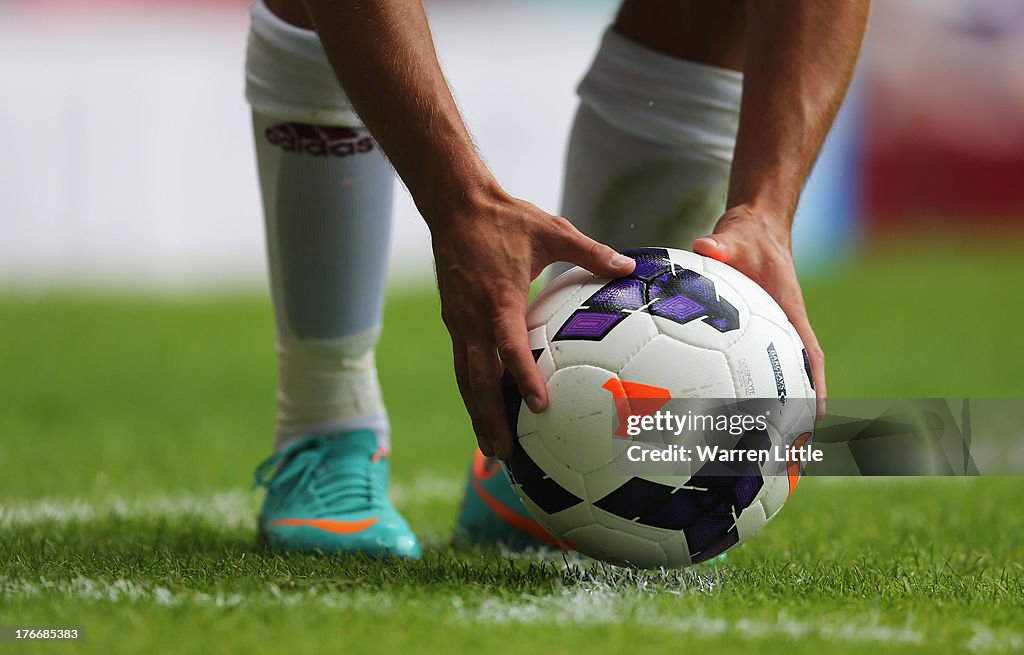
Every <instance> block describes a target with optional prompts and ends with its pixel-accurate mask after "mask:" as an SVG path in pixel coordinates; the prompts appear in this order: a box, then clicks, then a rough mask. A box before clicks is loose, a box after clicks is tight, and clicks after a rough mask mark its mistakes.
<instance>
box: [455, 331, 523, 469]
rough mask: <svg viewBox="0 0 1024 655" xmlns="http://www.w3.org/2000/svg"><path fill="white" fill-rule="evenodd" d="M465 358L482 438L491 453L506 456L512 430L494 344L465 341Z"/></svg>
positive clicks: (508, 450) (509, 449)
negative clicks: (503, 396) (489, 447)
mask: <svg viewBox="0 0 1024 655" xmlns="http://www.w3.org/2000/svg"><path fill="white" fill-rule="evenodd" d="M466 359H467V365H468V368H469V387H470V393H471V394H472V396H473V401H474V402H475V403H476V408H477V411H478V413H479V415H480V423H481V427H482V429H483V433H484V435H483V439H484V440H485V441H487V442H489V443H490V446H491V450H493V452H494V456H495V457H497V458H499V459H508V458H509V457H510V456H511V455H512V431H511V430H510V429H509V426H508V418H507V415H506V413H505V402H504V399H503V398H502V394H501V364H500V362H498V355H497V352H496V351H495V349H494V344H493V343H490V342H487V341H478V342H476V343H470V344H468V346H467V347H466Z"/></svg>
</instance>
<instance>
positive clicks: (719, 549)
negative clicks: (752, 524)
mask: <svg viewBox="0 0 1024 655" xmlns="http://www.w3.org/2000/svg"><path fill="white" fill-rule="evenodd" d="M739 541H740V533H739V532H738V531H737V530H736V529H735V528H733V529H732V530H729V531H728V532H726V533H725V536H723V537H722V538H721V539H719V540H718V541H717V542H716V543H713V544H711V545H710V546H708V547H707V548H705V549H704V550H702V551H700V552H699V553H697V554H696V555H694V556H693V563H694V564H699V563H700V562H706V561H708V560H709V559H711V558H712V557H717V556H718V555H721V554H722V553H724V552H725V551H727V550H729V549H730V548H732V547H733V546H735V545H736V544H737V543H739Z"/></svg>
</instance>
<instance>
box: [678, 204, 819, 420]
mask: <svg viewBox="0 0 1024 655" xmlns="http://www.w3.org/2000/svg"><path fill="white" fill-rule="evenodd" d="M773 218H774V217H767V216H764V215H763V214H760V213H758V212H756V211H755V210H753V209H752V208H750V207H748V206H746V205H739V206H737V207H733V208H731V209H729V210H728V211H726V212H725V214H723V215H722V217H721V218H720V219H718V223H717V224H715V229H714V232H713V233H712V234H710V235H708V236H705V237H700V238H699V239H696V240H695V241H694V242H693V251H694V252H695V253H697V254H698V255H704V256H705V257H711V258H712V259H717V260H718V261H720V262H725V263H726V264H729V265H730V266H732V267H733V268H735V269H737V270H738V271H740V272H741V273H743V274H744V275H746V276H747V277H749V278H750V279H752V280H753V281H754V282H757V283H758V284H760V285H761V287H763V288H764V290H765V291H767V292H768V293H769V294H770V295H771V297H772V298H774V299H775V302H777V303H779V306H780V307H782V310H783V311H784V312H786V316H787V317H788V318H789V322H790V323H792V324H793V327H795V328H796V331H797V333H798V334H799V335H800V339H801V340H802V341H803V342H804V348H806V349H807V358H808V360H810V362H811V374H812V375H813V376H814V390H815V393H816V395H817V417H818V418H819V419H820V418H821V417H822V416H823V415H824V414H825V398H826V397H827V392H826V388H825V354H824V353H823V352H822V350H821V346H820V345H818V338H817V337H816V336H814V330H812V329H811V322H810V321H809V320H808V319H807V308H806V307H805V306H804V297H803V292H801V290H800V282H799V281H798V280H797V277H796V268H795V267H794V266H793V252H792V249H791V247H790V236H789V227H788V225H786V224H785V223H784V222H783V221H780V220H773Z"/></svg>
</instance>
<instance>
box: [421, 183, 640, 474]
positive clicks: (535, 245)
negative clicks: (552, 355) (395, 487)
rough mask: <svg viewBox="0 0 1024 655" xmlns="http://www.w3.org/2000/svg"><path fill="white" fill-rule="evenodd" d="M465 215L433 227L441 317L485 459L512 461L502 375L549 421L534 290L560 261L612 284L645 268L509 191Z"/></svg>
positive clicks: (465, 205) (471, 202) (465, 207)
mask: <svg viewBox="0 0 1024 655" xmlns="http://www.w3.org/2000/svg"><path fill="white" fill-rule="evenodd" d="M458 205H459V206H458V207H456V208H453V209H449V210H448V211H446V212H445V216H443V217H441V218H442V220H440V221H438V220H435V221H433V222H432V224H433V229H432V231H431V236H432V242H433V249H434V261H435V265H436V268H437V286H438V290H439V292H440V295H441V316H442V318H443V319H444V324H445V326H446V327H447V328H448V332H449V333H450V334H451V338H452V350H453V355H454V359H455V378H456V380H457V381H458V384H459V392H460V393H461V394H462V400H463V402H464V403H465V405H466V410H467V411H468V412H469V416H470V419H471V421H472V423H473V431H474V432H475V433H476V438H477V443H478V444H479V446H480V450H481V451H482V452H483V453H484V454H485V455H487V456H496V457H499V458H501V459H507V458H508V457H510V456H511V455H512V452H513V441H512V440H513V438H514V435H513V434H512V430H511V428H510V426H509V424H508V420H507V418H506V412H505V404H504V401H503V399H502V390H501V375H502V366H504V367H505V368H507V369H508V370H509V371H510V372H511V373H512V376H513V377H514V378H515V380H516V384H517V386H518V388H519V393H520V394H521V395H522V397H523V398H524V400H525V401H526V404H527V406H528V407H529V408H530V411H532V412H535V413H536V412H541V411H543V410H544V409H545V408H546V407H547V402H548V398H547V386H546V384H545V380H544V377H543V376H542V375H541V374H540V371H539V370H538V369H537V364H536V363H535V362H534V359H533V355H532V354H531V351H530V344H529V341H528V339H527V334H526V332H527V330H526V307H527V302H528V294H529V291H530V283H531V282H532V281H533V280H534V279H535V278H536V277H537V276H538V275H540V273H541V271H543V270H544V268H545V267H546V266H547V265H548V264H551V263H552V262H556V261H565V262H569V263H572V264H576V265H578V266H581V267H583V268H585V269H587V270H589V271H590V272H591V273H594V274H595V275H598V276H600V277H609V278H614V277H622V276H624V275H629V274H630V273H632V272H633V268H634V267H635V265H636V264H635V262H634V261H633V260H632V259H630V258H629V257H626V256H624V255H620V254H619V253H617V252H616V251H615V250H613V249H612V248H609V247H608V246H606V245H604V244H601V243H598V242H597V241H594V240H593V239H591V238H589V237H587V236H585V235H584V234H583V233H581V232H580V231H579V230H577V229H576V228H575V227H573V226H572V224H571V223H569V221H567V220H566V219H564V218H560V217H558V216H552V215H551V214H548V213H547V212H544V211H542V210H540V209H539V208H537V207H535V206H534V205H532V204H530V203H528V202H525V201H522V200H518V199H515V198H512V197H510V196H509V195H508V194H506V193H505V192H504V191H502V190H501V189H500V188H490V189H487V190H484V191H480V192H477V193H474V194H470V196H467V197H464V198H462V199H461V200H460V202H459V203H458ZM435 218H437V217H435Z"/></svg>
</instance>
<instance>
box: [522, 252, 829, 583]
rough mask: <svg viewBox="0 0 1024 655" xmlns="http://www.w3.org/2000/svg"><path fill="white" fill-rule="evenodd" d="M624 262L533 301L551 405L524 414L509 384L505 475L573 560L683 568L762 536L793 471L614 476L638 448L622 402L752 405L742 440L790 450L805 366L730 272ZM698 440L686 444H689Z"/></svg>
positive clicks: (754, 290) (806, 431)
mask: <svg viewBox="0 0 1024 655" xmlns="http://www.w3.org/2000/svg"><path fill="white" fill-rule="evenodd" d="M626 254H628V255H630V256H632V257H633V258H634V259H635V260H636V270H635V271H634V273H633V274H632V275H630V276H628V277H625V278H621V279H616V280H608V279H602V278H597V277H595V276H594V275H593V274H591V273H589V272H587V271H585V270H583V269H581V268H573V269H571V270H569V271H567V272H566V273H564V274H562V275H561V276H559V277H558V278H557V279H555V280H554V281H552V282H551V283H550V284H548V285H547V286H546V287H545V288H544V289H543V290H542V291H541V293H540V294H539V295H538V296H537V298H536V300H534V301H533V303H532V304H531V305H530V308H529V311H528V312H527V318H526V320H527V327H528V329H529V339H530V346H531V349H532V350H533V355H534V358H535V359H536V361H537V365H538V367H539V368H540V371H541V374H542V375H543V376H544V377H545V378H546V380H547V389H548V397H549V405H548V408H547V409H546V410H545V411H544V412H542V413H540V414H533V413H532V412H530V410H529V409H528V408H527V407H526V404H525V403H524V402H523V401H522V398H521V397H520V396H519V393H518V391H517V390H516V387H515V383H514V381H513V380H512V379H511V377H510V376H508V375H506V377H505V381H504V391H505V399H506V405H507V410H508V417H509V422H510V425H511V427H512V430H513V433H514V434H515V435H516V437H517V439H516V447H515V452H514V454H513V456H512V457H510V458H509V460H508V461H507V462H506V463H505V467H506V471H507V472H508V474H509V479H510V480H511V481H512V484H513V487H514V488H515V490H516V492H517V493H518V494H519V496H520V498H522V501H523V503H524V504H525V506H526V507H527V509H528V510H529V512H530V513H531V514H532V515H533V517H534V518H535V519H536V520H537V521H538V522H539V523H540V524H541V525H542V526H544V528H545V529H546V530H548V531H549V532H550V533H551V534H552V535H553V536H554V537H556V538H557V539H560V540H562V541H564V542H566V543H567V544H568V545H570V546H571V547H572V548H574V549H576V550H577V551H579V552H581V553H583V554H585V555H588V556H590V557H593V558H596V559H599V560H603V561H606V562H609V563H611V564H616V565H621V566H632V567H638V568H653V567H671V568H674V567H683V566H689V565H691V564H694V563H697V562H702V561H705V560H708V559H710V558H712V557H714V556H716V555H718V554H720V553H723V552H725V551H726V550H727V549H729V548H731V547H732V546H734V545H736V544H738V543H741V542H743V541H745V540H747V539H749V538H750V537H751V536H753V535H754V534H756V533H757V532H758V531H759V530H761V528H762V527H764V525H765V524H766V523H767V522H768V521H769V520H770V519H771V518H772V517H773V516H775V514H776V513H778V511H779V510H780V509H781V508H782V506H783V504H784V503H785V502H786V499H787V498H788V497H789V494H790V493H791V492H792V489H793V487H794V486H795V484H796V480H797V479H798V477H799V473H800V468H799V464H797V465H796V466H793V465H792V464H787V462H785V461H784V462H783V465H782V470H781V474H779V470H778V468H777V467H776V468H775V469H772V468H771V466H770V465H769V463H768V462H758V461H753V462H747V463H745V464H738V465H733V467H732V468H729V469H728V470H726V472H725V474H722V472H721V470H719V471H718V472H717V473H716V474H714V475H712V474H709V471H710V469H709V468H707V467H710V466H712V464H710V463H706V464H702V463H701V462H700V461H695V462H689V463H683V462H678V463H675V464H673V465H672V466H673V467H675V468H673V470H672V471H671V474H669V475H665V474H664V473H663V472H660V471H659V472H656V474H652V475H644V474H643V473H642V472H641V473H640V474H637V473H636V472H635V471H634V472H633V473H630V472H629V471H624V470H623V469H626V468H627V464H626V458H627V457H631V456H633V455H635V454H636V451H635V449H634V451H633V455H629V446H630V445H631V443H632V440H631V438H629V437H627V436H624V435H623V434H622V433H621V432H619V431H617V430H616V429H615V426H616V425H619V427H620V429H621V425H622V419H623V418H624V417H623V416H622V412H623V408H626V410H627V412H632V413H639V414H643V413H650V412H653V411H654V409H656V407H657V406H659V405H660V404H661V403H664V402H665V401H666V400H667V399H668V398H670V397H671V398H688V399H748V398H756V399H761V400H759V401H758V402H763V403H766V406H767V407H768V411H767V412H766V420H765V421H763V422H762V423H761V424H760V425H759V426H758V427H754V426H750V429H749V430H745V431H744V433H743V436H742V440H743V441H745V442H746V443H747V444H756V447H757V448H760V449H764V450H767V449H775V448H776V447H777V446H781V447H782V448H783V449H784V450H785V452H787V453H789V452H791V451H790V450H789V447H801V446H803V445H804V444H805V443H807V442H808V441H809V439H810V437H811V433H812V431H813V425H814V402H813V398H814V388H813V382H812V380H811V371H810V365H809V363H808V360H807V353H806V351H805V350H804V347H803V344H802V342H801V341H800V337H799V336H798V335H797V333H796V330H795V329H794V328H793V326H792V325H791V324H790V323H789V321H788V320H787V318H786V315H785V314H784V313H783V311H782V309H781V308H780V307H779V306H778V304H776V303H775V301H774V300H772V298H771V297H770V296H769V295H768V294H767V293H766V292H765V291H764V290H763V289H762V288H761V287H760V286H758V285H757V284H756V283H755V282H753V281H752V280H750V279H749V278H747V277H746V276H744V275H743V274H742V273H740V272H739V271H737V270H735V269H733V268H731V267H730V266H727V265H726V264H723V263H721V262H718V261H715V260H712V259H709V258H706V257H702V256H700V255H697V254H694V253H692V252H687V251H683V250H674V249H670V248H644V249H639V250H632V251H627V252H626ZM631 401H633V402H631ZM709 402H710V401H709ZM730 402H735V400H733V401H730ZM702 434H704V433H701V432H700V431H699V430H698V431H694V432H693V433H692V434H691V433H688V432H687V433H685V434H684V436H685V438H686V439H689V440H690V442H694V441H696V445H700V443H702V439H703V437H702ZM703 443H705V445H707V443H708V442H703ZM691 445H694V444H693V443H691ZM637 466H640V465H637Z"/></svg>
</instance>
